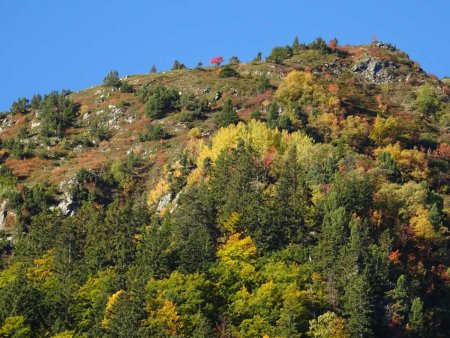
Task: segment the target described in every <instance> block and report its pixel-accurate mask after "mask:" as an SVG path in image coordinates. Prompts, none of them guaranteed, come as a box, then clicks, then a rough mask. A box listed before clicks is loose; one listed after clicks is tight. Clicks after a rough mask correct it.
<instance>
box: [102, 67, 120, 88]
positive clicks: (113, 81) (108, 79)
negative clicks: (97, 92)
mask: <svg viewBox="0 0 450 338" xmlns="http://www.w3.org/2000/svg"><path fill="white" fill-rule="evenodd" d="M103 84H104V85H105V86H108V87H116V88H118V87H120V79H119V72H118V71H117V70H111V71H110V72H109V73H108V74H107V75H106V76H105V78H104V79H103Z"/></svg>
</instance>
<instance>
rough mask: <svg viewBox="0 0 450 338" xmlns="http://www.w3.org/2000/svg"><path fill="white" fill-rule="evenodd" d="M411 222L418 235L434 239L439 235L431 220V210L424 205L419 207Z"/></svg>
mask: <svg viewBox="0 0 450 338" xmlns="http://www.w3.org/2000/svg"><path fill="white" fill-rule="evenodd" d="M410 223H411V226H412V228H413V230H414V233H415V234H416V236H417V237H421V238H424V239H434V238H436V237H437V236H438V233H437V232H436V230H435V229H434V227H433V224H431V222H430V220H429V212H428V210H427V209H425V208H424V207H423V206H419V207H418V208H417V211H416V215H415V216H414V217H412V218H411V220H410Z"/></svg>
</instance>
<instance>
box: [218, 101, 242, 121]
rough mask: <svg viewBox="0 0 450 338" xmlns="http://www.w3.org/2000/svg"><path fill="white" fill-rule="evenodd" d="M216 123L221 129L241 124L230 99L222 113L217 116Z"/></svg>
mask: <svg viewBox="0 0 450 338" xmlns="http://www.w3.org/2000/svg"><path fill="white" fill-rule="evenodd" d="M216 122H217V124H218V125H219V127H226V126H228V125H230V124H236V123H238V122H239V116H238V114H237V113H236V110H235V109H234V107H233V104H232V101H231V99H230V98H227V99H225V100H224V102H223V104H222V111H221V112H220V113H219V114H218V115H217V116H216Z"/></svg>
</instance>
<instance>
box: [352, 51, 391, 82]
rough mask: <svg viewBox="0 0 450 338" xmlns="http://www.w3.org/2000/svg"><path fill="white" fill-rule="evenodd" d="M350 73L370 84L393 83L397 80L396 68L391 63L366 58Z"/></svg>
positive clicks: (370, 57)
mask: <svg viewBox="0 0 450 338" xmlns="http://www.w3.org/2000/svg"><path fill="white" fill-rule="evenodd" d="M352 71H353V72H354V73H356V74H359V75H361V76H362V77H363V78H365V79H366V80H368V81H370V82H372V83H387V82H393V81H395V80H396V79H397V78H398V72H397V67H396V66H395V64H394V63H393V62H392V61H386V60H382V59H380V58H377V57H372V56H368V57H365V58H363V59H362V60H360V61H359V62H358V63H357V64H355V65H354V66H353V68H352Z"/></svg>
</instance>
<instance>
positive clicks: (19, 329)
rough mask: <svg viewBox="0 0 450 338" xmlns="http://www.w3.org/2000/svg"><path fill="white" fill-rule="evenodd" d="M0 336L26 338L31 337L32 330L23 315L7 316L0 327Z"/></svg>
mask: <svg viewBox="0 0 450 338" xmlns="http://www.w3.org/2000/svg"><path fill="white" fill-rule="evenodd" d="M0 337H5V338H27V337H32V332H31V328H30V326H29V325H28V324H27V323H26V322H25V318H24V317H23V316H16V317H8V318H6V319H5V321H4V322H3V325H2V326H1V327H0Z"/></svg>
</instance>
